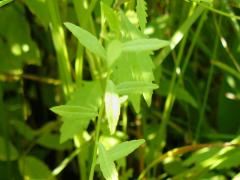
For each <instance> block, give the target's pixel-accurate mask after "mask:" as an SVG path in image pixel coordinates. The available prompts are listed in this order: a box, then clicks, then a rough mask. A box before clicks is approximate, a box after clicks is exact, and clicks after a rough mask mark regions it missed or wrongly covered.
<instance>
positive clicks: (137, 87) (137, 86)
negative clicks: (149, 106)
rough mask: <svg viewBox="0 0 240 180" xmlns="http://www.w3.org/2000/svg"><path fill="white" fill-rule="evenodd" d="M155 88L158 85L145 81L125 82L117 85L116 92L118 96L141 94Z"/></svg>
mask: <svg viewBox="0 0 240 180" xmlns="http://www.w3.org/2000/svg"><path fill="white" fill-rule="evenodd" d="M157 88H158V85H156V84H153V83H149V82H145V81H125V82H122V83H120V84H118V85H117V92H118V93H119V94H134V93H140V94H141V93H143V92H146V91H150V90H153V89H157Z"/></svg>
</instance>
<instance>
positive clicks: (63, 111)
mask: <svg viewBox="0 0 240 180" xmlns="http://www.w3.org/2000/svg"><path fill="white" fill-rule="evenodd" d="M51 110H52V111H53V112H55V113H56V114H58V115H60V116H64V117H68V118H73V119H74V118H88V119H91V118H94V117H96V116H97V110H96V109H94V108H93V107H84V106H71V105H61V106H55V107H52V108H51Z"/></svg>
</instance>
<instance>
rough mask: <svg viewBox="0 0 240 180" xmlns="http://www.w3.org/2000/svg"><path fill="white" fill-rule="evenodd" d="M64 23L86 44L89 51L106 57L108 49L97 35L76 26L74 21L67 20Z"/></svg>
mask: <svg viewBox="0 0 240 180" xmlns="http://www.w3.org/2000/svg"><path fill="white" fill-rule="evenodd" d="M64 25H65V26H66V27H67V28H68V30H69V31H71V32H72V33H73V35H74V36H75V37H76V38H77V39H78V41H79V42H80V43H81V44H82V45H83V46H85V47H86V48H87V49H88V50H89V51H91V52H92V53H94V54H96V55H98V56H99V57H101V58H103V59H106V51H105V49H104V48H103V46H102V45H101V44H100V42H99V41H98V40H97V38H96V37H95V36H93V35H92V34H91V33H89V32H88V31H86V30H84V29H82V28H81V27H79V26H76V25H74V24H72V23H69V22H66V23H64Z"/></svg>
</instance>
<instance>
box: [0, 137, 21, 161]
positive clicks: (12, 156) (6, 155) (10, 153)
mask: <svg viewBox="0 0 240 180" xmlns="http://www.w3.org/2000/svg"><path fill="white" fill-rule="evenodd" d="M17 158H18V152H17V150H16V148H15V147H14V146H13V145H12V143H11V142H9V141H7V142H6V141H5V140H4V139H3V138H2V137H0V161H14V160H16V159H17Z"/></svg>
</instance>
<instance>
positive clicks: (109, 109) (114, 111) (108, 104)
mask: <svg viewBox="0 0 240 180" xmlns="http://www.w3.org/2000/svg"><path fill="white" fill-rule="evenodd" d="M104 100H105V111H106V117H107V120H108V126H109V129H110V133H111V134H113V133H114V132H115V130H116V127H117V124H118V119H119V115H120V105H121V104H120V99H119V96H118V94H117V93H116V90H115V85H114V84H113V82H112V81H108V82H107V87H106V93H105V97H104Z"/></svg>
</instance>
